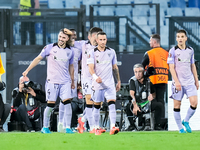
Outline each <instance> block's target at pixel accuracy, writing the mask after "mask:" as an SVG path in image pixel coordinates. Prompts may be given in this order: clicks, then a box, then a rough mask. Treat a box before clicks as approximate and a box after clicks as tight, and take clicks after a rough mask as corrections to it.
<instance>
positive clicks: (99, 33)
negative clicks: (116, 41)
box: [97, 31, 106, 36]
mask: <svg viewBox="0 0 200 150" xmlns="http://www.w3.org/2000/svg"><path fill="white" fill-rule="evenodd" d="M98 35H106V33H105V32H103V31H100V32H98V33H97V36H98Z"/></svg>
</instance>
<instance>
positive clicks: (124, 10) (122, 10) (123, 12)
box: [115, 6, 132, 17]
mask: <svg viewBox="0 0 200 150" xmlns="http://www.w3.org/2000/svg"><path fill="white" fill-rule="evenodd" d="M131 9H132V8H131V7H128V6H126V7H117V8H116V9H115V10H116V16H127V17H131V13H132V12H131Z"/></svg>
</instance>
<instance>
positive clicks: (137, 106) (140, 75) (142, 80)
mask: <svg viewBox="0 0 200 150" xmlns="http://www.w3.org/2000/svg"><path fill="white" fill-rule="evenodd" d="M133 71H134V74H135V76H133V77H132V78H131V79H130V81H129V90H130V96H131V97H132V104H133V108H132V110H133V112H131V110H130V106H129V108H127V110H126V112H127V115H128V116H129V115H130V114H132V115H133V114H134V115H136V116H140V115H141V114H144V113H146V112H145V111H147V110H144V108H145V107H146V106H147V105H149V101H151V105H150V110H151V111H155V128H154V129H155V130H161V127H160V121H161V112H162V103H161V102H157V101H155V100H154V99H155V98H156V94H155V88H154V86H153V84H152V83H150V94H148V79H147V77H144V67H143V66H142V64H135V65H134V67H133ZM130 120H131V119H130V118H129V121H130ZM133 123H134V122H133V121H130V124H132V125H133Z"/></svg>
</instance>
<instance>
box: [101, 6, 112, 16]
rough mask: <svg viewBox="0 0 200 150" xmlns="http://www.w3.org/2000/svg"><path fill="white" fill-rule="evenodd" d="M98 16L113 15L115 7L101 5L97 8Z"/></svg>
mask: <svg viewBox="0 0 200 150" xmlns="http://www.w3.org/2000/svg"><path fill="white" fill-rule="evenodd" d="M98 10H99V15H100V16H114V11H115V7H114V6H112V7H111V6H109V7H108V6H102V7H99V8H98Z"/></svg>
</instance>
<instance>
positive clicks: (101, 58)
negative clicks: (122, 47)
mask: <svg viewBox="0 0 200 150" xmlns="http://www.w3.org/2000/svg"><path fill="white" fill-rule="evenodd" d="M106 43H107V37H106V33H104V32H98V33H97V44H98V46H97V47H96V48H94V49H93V50H92V51H90V53H89V55H88V60H87V64H88V66H89V71H90V73H91V75H92V77H93V82H92V86H93V88H94V89H93V90H94V91H93V94H92V99H93V100H94V110H93V111H94V118H97V119H98V122H99V115H100V104H101V102H102V101H104V97H105V98H106V100H107V102H108V108H109V117H110V122H111V124H110V127H111V128H110V134H117V133H118V132H119V128H117V127H115V123H116V109H115V101H116V91H119V90H120V87H121V81H120V76H119V70H118V67H117V58H116V53H115V51H114V50H113V49H111V48H109V47H106ZM113 73H114V75H115V76H116V79H117V85H116V89H115V82H114V78H113ZM100 134H101V132H100V130H98V129H96V131H95V135H100Z"/></svg>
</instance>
